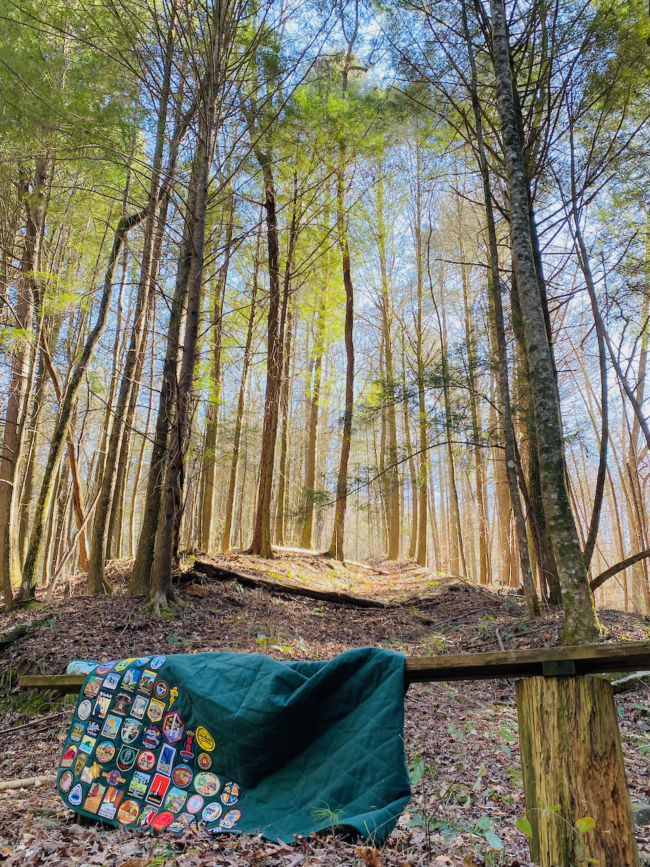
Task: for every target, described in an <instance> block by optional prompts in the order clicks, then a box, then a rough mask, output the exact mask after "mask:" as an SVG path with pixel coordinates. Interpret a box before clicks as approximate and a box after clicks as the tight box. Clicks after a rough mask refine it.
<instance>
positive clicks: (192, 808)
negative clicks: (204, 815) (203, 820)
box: [185, 795, 203, 813]
mask: <svg viewBox="0 0 650 867" xmlns="http://www.w3.org/2000/svg"><path fill="white" fill-rule="evenodd" d="M202 806H203V798H202V797H201V796H200V795H192V796H191V797H190V799H189V800H188V802H187V806H186V807H185V809H186V810H187V812H188V813H198V812H199V810H200V809H201V807H202Z"/></svg>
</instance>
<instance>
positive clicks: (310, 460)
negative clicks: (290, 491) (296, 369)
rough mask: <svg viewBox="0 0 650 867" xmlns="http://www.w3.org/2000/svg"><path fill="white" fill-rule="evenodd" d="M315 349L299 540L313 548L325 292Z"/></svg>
mask: <svg viewBox="0 0 650 867" xmlns="http://www.w3.org/2000/svg"><path fill="white" fill-rule="evenodd" d="M315 331H316V334H315V337H314V349H313V360H314V364H313V381H312V387H311V400H310V406H309V426H308V432H307V447H306V450H305V485H304V497H305V500H304V503H303V522H302V535H301V541H300V544H301V546H302V547H303V548H307V549H311V548H312V547H313V544H314V498H315V496H316V491H315V485H316V450H317V447H318V422H319V418H318V412H319V408H320V391H321V383H322V378H323V348H324V344H325V296H324V293H323V295H322V296H321V306H320V310H319V311H318V319H317V322H316V328H315Z"/></svg>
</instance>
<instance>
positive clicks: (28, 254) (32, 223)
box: [0, 159, 49, 612]
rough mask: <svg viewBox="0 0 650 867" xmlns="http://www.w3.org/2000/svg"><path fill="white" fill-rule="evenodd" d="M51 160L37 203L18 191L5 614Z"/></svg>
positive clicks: (1, 458)
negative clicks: (20, 235) (21, 210)
mask: <svg viewBox="0 0 650 867" xmlns="http://www.w3.org/2000/svg"><path fill="white" fill-rule="evenodd" d="M48 166H49V161H48V160H47V159H45V160H37V162H36V166H35V175H34V185H33V194H32V196H33V202H30V201H29V198H30V193H29V181H28V179H27V178H24V177H23V178H21V181H20V193H21V197H22V199H23V202H24V206H25V211H26V226H25V237H24V241H23V244H24V246H23V254H22V258H21V262H20V276H19V281H18V299H17V302H16V305H15V311H16V320H17V321H16V326H17V328H19V329H21V330H22V331H23V332H24V334H25V337H24V338H23V339H22V340H19V341H18V348H17V350H16V352H15V353H14V356H13V362H12V368H11V379H10V382H9V396H8V400H7V410H6V415H5V425H4V437H3V441H2V450H1V451H0V584H1V585H2V592H3V594H4V608H5V611H7V612H8V611H11V609H12V608H13V604H14V591H13V588H14V585H16V584H17V583H18V582H19V580H20V565H21V564H20V563H19V557H18V555H19V552H18V545H17V542H18V538H19V536H18V527H17V526H16V524H17V520H18V509H19V506H20V500H19V491H20V486H19V484H18V478H19V471H20V465H21V461H22V458H23V451H24V429H25V424H24V421H25V418H26V413H27V400H28V396H29V389H28V385H29V372H30V364H31V359H32V353H33V346H32V342H31V339H30V338H29V337H27V335H31V333H32V331H33V325H34V305H35V298H34V283H33V279H32V275H33V272H34V270H35V269H36V268H37V267H38V264H39V261H40V248H41V240H42V236H43V228H44V222H45V187H46V183H47V176H48Z"/></svg>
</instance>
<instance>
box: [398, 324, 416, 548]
mask: <svg viewBox="0 0 650 867" xmlns="http://www.w3.org/2000/svg"><path fill="white" fill-rule="evenodd" d="M402 389H403V398H402V408H403V410H404V437H405V439H406V452H407V455H408V468H409V479H410V482H411V538H410V541H409V560H415V556H416V553H417V547H418V527H419V524H418V493H419V492H418V477H417V470H416V468H415V459H414V458H413V444H412V443H411V427H410V424H409V404H408V389H407V386H406V345H405V341H404V338H403V337H402ZM403 513H404V509H403V508H402V514H403Z"/></svg>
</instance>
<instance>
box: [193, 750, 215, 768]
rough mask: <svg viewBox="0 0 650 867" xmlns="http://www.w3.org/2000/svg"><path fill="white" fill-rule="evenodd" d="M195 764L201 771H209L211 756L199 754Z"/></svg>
mask: <svg viewBox="0 0 650 867" xmlns="http://www.w3.org/2000/svg"><path fill="white" fill-rule="evenodd" d="M196 763H197V765H198V766H199V767H200V768H201V770H203V771H209V770H210V768H211V767H212V756H209V755H208V754H207V753H199V757H198V758H197V760H196Z"/></svg>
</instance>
